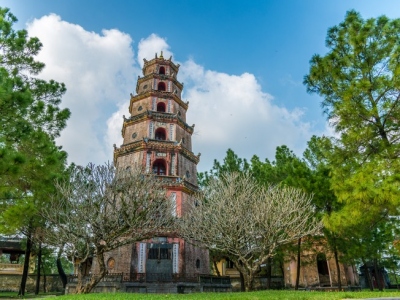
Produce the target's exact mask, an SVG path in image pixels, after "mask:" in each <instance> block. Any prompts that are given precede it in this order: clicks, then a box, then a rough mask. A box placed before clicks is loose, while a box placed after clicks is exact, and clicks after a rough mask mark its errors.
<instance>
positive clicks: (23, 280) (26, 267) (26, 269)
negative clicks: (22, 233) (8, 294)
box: [18, 228, 32, 296]
mask: <svg viewBox="0 0 400 300" xmlns="http://www.w3.org/2000/svg"><path fill="white" fill-rule="evenodd" d="M31 251H32V229H31V228H29V229H28V233H27V236H26V250H25V260H24V269H23V272H22V278H21V284H20V287H19V292H18V296H24V295H25V287H26V280H27V279H28V272H29V258H30V256H31Z"/></svg>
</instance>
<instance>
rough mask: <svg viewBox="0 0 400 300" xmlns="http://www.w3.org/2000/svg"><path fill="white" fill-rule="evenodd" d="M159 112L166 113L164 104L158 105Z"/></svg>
mask: <svg viewBox="0 0 400 300" xmlns="http://www.w3.org/2000/svg"><path fill="white" fill-rule="evenodd" d="M157 111H161V112H165V103H163V102H160V103H158V104H157Z"/></svg>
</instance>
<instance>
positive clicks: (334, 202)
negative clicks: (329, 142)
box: [303, 136, 354, 290]
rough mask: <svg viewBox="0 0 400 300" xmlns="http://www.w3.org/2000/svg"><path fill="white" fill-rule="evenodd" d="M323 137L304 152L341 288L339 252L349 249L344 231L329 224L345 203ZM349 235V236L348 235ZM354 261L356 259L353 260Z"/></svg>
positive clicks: (316, 204)
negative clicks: (336, 190) (336, 188)
mask: <svg viewBox="0 0 400 300" xmlns="http://www.w3.org/2000/svg"><path fill="white" fill-rule="evenodd" d="M321 141H322V139H321V138H318V137H316V136H312V137H311V139H310V141H308V143H307V146H308V147H307V149H306V150H305V151H304V153H303V158H304V161H305V162H306V163H307V165H308V167H309V170H310V177H309V190H310V192H312V193H313V195H314V197H313V203H314V205H315V208H316V212H317V215H318V217H319V218H321V219H322V220H324V228H323V232H324V238H325V241H326V242H327V245H326V246H328V248H330V250H331V251H332V253H333V254H334V258H335V264H336V275H337V277H336V278H337V283H338V288H339V290H340V289H341V288H342V280H341V271H340V265H339V253H342V252H343V251H345V250H346V249H347V245H346V243H344V240H343V239H344V238H345V237H344V233H343V232H341V233H339V232H338V231H336V232H335V231H333V230H332V228H330V226H329V219H330V217H331V215H332V213H334V212H337V211H339V210H340V209H341V208H342V206H343V204H342V203H340V202H339V201H338V199H337V197H336V195H335V193H334V192H333V190H332V188H331V168H330V166H329V162H328V160H327V158H326V155H325V153H324V151H323V148H322V146H321ZM347 237H348V236H347ZM352 263H354V261H352Z"/></svg>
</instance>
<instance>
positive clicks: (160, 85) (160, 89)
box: [158, 82, 165, 91]
mask: <svg viewBox="0 0 400 300" xmlns="http://www.w3.org/2000/svg"><path fill="white" fill-rule="evenodd" d="M158 90H159V91H165V83H164V82H159V83H158Z"/></svg>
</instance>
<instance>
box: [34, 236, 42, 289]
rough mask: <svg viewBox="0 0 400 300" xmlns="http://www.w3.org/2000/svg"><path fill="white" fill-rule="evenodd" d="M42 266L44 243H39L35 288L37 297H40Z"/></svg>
mask: <svg viewBox="0 0 400 300" xmlns="http://www.w3.org/2000/svg"><path fill="white" fill-rule="evenodd" d="M41 265H42V243H41V242H39V251H38V257H37V268H36V287H35V295H39V290H40V267H41Z"/></svg>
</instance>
